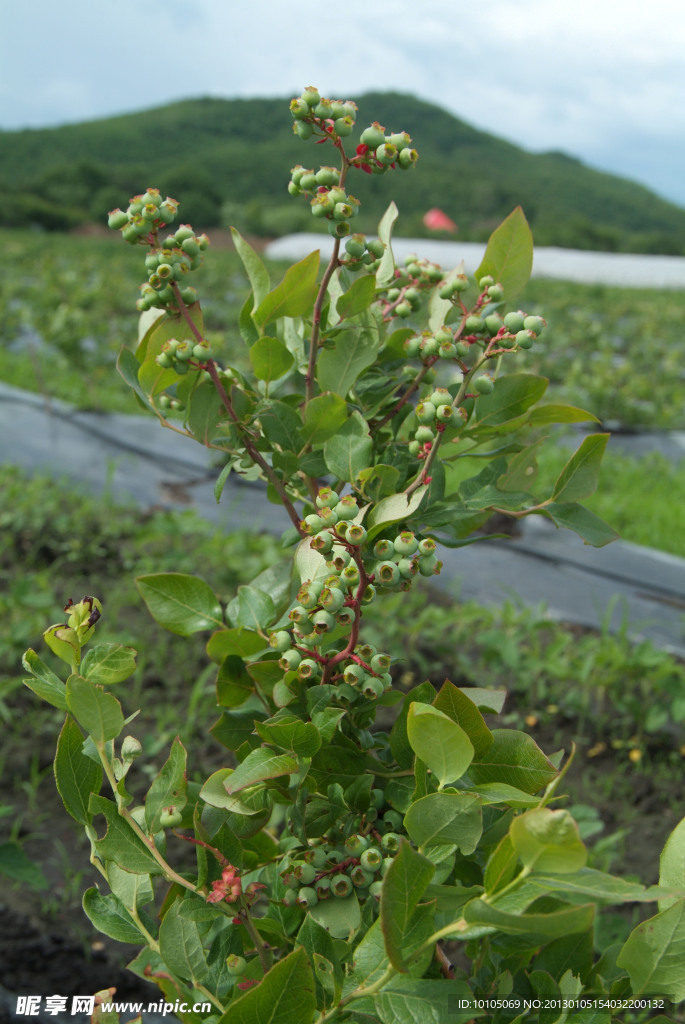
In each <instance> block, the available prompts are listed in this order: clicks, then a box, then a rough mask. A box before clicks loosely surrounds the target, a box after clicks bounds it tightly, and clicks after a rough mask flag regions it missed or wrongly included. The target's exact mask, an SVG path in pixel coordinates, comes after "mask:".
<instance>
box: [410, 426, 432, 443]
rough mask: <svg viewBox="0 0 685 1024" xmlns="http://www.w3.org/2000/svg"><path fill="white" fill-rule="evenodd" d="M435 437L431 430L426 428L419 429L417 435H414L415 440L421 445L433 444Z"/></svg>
mask: <svg viewBox="0 0 685 1024" xmlns="http://www.w3.org/2000/svg"><path fill="white" fill-rule="evenodd" d="M434 437H435V435H434V433H433V431H432V430H431V428H430V427H425V426H421V427H417V428H416V433H415V434H414V439H415V440H416V441H418V442H419V444H431V443H432V441H433V438H434Z"/></svg>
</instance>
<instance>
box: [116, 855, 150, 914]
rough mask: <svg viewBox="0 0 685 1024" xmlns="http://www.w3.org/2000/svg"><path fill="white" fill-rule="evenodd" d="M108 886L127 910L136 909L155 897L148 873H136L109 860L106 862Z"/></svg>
mask: <svg viewBox="0 0 685 1024" xmlns="http://www.w3.org/2000/svg"><path fill="white" fill-rule="evenodd" d="M107 881H108V882H109V887H110V889H111V890H112V892H113V893H114V895H115V896H116V897H117V899H118V900H120V902H121V903H123V905H124V907H125V908H126V909H127V910H129V911H130V910H133V909H135V910H138V909H140V908H141V907H144V906H145V905H146V904H147V903H152V901H153V900H154V898H155V893H154V889H153V888H152V879H151V878H150V876H149V875H136V874H133V873H132V872H131V871H122V869H121V868H120V867H119V866H118V865H117V864H114V863H113V862H112V861H110V862H109V863H108V864H107Z"/></svg>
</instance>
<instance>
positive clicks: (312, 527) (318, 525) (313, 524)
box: [300, 512, 325, 536]
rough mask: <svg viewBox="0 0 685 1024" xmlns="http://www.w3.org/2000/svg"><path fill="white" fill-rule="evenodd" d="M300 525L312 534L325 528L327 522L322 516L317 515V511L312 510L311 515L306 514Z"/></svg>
mask: <svg viewBox="0 0 685 1024" xmlns="http://www.w3.org/2000/svg"><path fill="white" fill-rule="evenodd" d="M300 526H301V527H302V529H303V530H304V532H305V533H307V534H309V535H310V536H311V535H312V534H315V533H318V532H319V530H323V528H324V526H325V523H324V521H323V519H322V518H321V516H317V515H316V513H314V512H312V513H311V514H310V515H308V516H305V517H304V519H303V520H302V522H301V523H300Z"/></svg>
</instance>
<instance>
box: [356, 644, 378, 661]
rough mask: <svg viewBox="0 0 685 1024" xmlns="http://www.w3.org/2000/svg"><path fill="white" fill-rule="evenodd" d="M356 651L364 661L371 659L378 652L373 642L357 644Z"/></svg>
mask: <svg viewBox="0 0 685 1024" xmlns="http://www.w3.org/2000/svg"><path fill="white" fill-rule="evenodd" d="M355 652H356V653H357V654H358V655H359V657H360V658H363V659H364V661H371V659H372V658H373V656H374V655H375V654H377V653H378V652H377V650H376V648H375V647H374V646H373V644H357V646H356V647H355Z"/></svg>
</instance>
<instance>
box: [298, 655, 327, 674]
mask: <svg viewBox="0 0 685 1024" xmlns="http://www.w3.org/2000/svg"><path fill="white" fill-rule="evenodd" d="M297 675H298V678H299V679H318V678H319V676H320V675H321V668H320V666H319V664H318V662H316V661H314V660H313V659H312V658H303V659H302V661H301V662H300V664H299V665H298V666H297Z"/></svg>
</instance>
